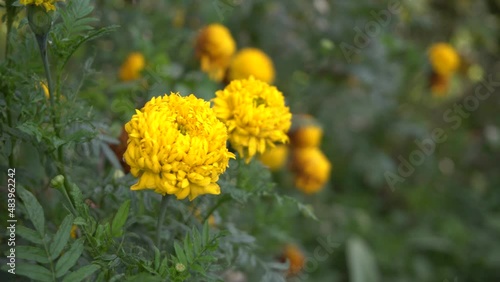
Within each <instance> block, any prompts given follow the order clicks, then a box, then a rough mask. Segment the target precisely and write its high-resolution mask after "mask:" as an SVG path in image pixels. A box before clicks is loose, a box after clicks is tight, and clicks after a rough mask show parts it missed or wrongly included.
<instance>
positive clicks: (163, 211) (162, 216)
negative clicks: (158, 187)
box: [156, 196, 168, 250]
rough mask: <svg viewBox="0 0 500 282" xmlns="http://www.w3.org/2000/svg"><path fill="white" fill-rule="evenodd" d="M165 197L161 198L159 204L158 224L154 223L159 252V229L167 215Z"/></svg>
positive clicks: (166, 200) (166, 199)
mask: <svg viewBox="0 0 500 282" xmlns="http://www.w3.org/2000/svg"><path fill="white" fill-rule="evenodd" d="M167 202H168V198H167V196H163V197H162V198H161V203H160V216H159V217H158V222H157V223H156V247H157V248H158V250H161V229H162V226H163V222H164V221H165V215H166V214H167Z"/></svg>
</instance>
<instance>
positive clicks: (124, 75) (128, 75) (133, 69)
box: [119, 52, 146, 81]
mask: <svg viewBox="0 0 500 282" xmlns="http://www.w3.org/2000/svg"><path fill="white" fill-rule="evenodd" d="M145 66H146V60H145V59H144V56H143V55H142V54H141V53H139V52H133V53H130V54H129V55H128V57H127V59H126V60H125V62H124V63H123V64H122V66H121V67H120V73H119V76H120V80H122V81H131V80H135V79H138V78H139V77H141V71H142V70H143V69H144V67H145Z"/></svg>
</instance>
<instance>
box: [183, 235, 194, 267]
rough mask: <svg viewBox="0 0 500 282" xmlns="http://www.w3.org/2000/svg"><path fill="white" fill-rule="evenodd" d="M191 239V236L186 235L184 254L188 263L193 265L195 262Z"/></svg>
mask: <svg viewBox="0 0 500 282" xmlns="http://www.w3.org/2000/svg"><path fill="white" fill-rule="evenodd" d="M190 237H191V236H189V235H186V238H184V254H185V255H186V259H187V261H188V263H191V262H192V261H193V250H192V248H191V246H192V243H191V238H190Z"/></svg>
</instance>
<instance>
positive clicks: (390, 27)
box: [0, 0, 500, 282]
mask: <svg viewBox="0 0 500 282" xmlns="http://www.w3.org/2000/svg"><path fill="white" fill-rule="evenodd" d="M93 3H94V5H95V11H94V12H93V13H94V16H95V17H96V18H98V19H99V22H98V23H96V24H97V25H99V26H108V25H114V24H116V25H120V27H119V28H118V29H117V31H115V32H113V33H111V34H109V35H106V36H105V37H102V38H99V39H97V40H95V41H93V42H92V43H90V44H86V45H85V46H83V48H81V49H79V51H78V52H77V53H76V54H75V59H72V60H71V61H69V63H68V64H69V68H70V70H71V72H72V73H76V74H78V73H79V74H80V76H78V75H75V76H74V77H77V78H78V79H80V78H82V77H83V78H84V80H83V81H84V82H85V83H82V85H83V86H82V87H81V92H80V94H79V95H80V96H79V98H81V99H84V100H85V101H87V103H89V104H90V105H91V106H92V107H93V108H94V109H95V114H96V115H97V117H98V120H101V121H102V122H103V123H104V124H107V125H109V131H108V133H109V135H110V136H112V137H113V138H118V137H119V135H120V132H121V128H122V126H123V124H124V123H125V122H127V121H128V120H129V119H130V116H131V115H132V114H133V113H134V109H135V108H140V107H142V105H143V104H144V103H145V102H146V101H147V100H149V99H150V98H151V97H153V96H158V95H160V94H163V93H168V92H169V91H174V92H177V91H179V92H181V93H183V94H188V93H195V94H196V95H197V96H198V97H201V98H204V99H207V100H209V99H211V98H213V97H214V93H215V91H216V90H218V89H222V88H223V87H224V84H222V83H218V82H215V81H212V80H211V79H210V78H209V77H208V76H207V74H205V73H203V72H202V71H200V66H199V62H198V60H197V58H196V56H195V42H196V37H197V35H198V33H199V31H200V30H201V29H202V28H203V27H204V26H206V25H208V24H212V23H220V24H222V25H224V26H226V27H227V28H228V29H229V30H230V32H231V34H232V36H233V37H234V39H235V42H236V45H237V48H238V49H241V48H245V47H255V48H259V49H261V50H262V51H264V52H265V53H266V54H267V55H268V56H269V57H270V58H271V60H272V61H273V64H274V68H275V73H276V79H275V80H274V83H273V84H274V85H276V86H277V87H278V88H279V89H280V90H281V91H282V92H283V94H284V95H285V98H286V102H287V104H288V105H289V107H290V109H291V111H292V113H293V114H294V115H296V116H301V115H308V116H310V117H312V118H313V119H314V120H315V124H317V125H319V126H320V127H321V129H322V132H323V138H322V139H321V143H320V144H319V147H320V148H321V150H322V152H323V153H324V154H325V155H326V157H327V158H328V160H329V161H330V162H331V164H332V170H331V174H330V178H329V181H328V182H327V183H326V184H325V186H324V187H323V189H322V190H321V191H318V192H316V193H312V194H304V193H302V192H301V191H300V190H297V189H296V188H295V187H294V185H293V181H292V180H291V176H290V173H289V172H288V170H287V167H286V166H285V167H284V168H282V169H281V170H278V171H276V172H273V175H272V177H273V179H274V180H275V182H276V183H277V185H276V187H275V189H280V191H281V192H282V193H283V194H287V195H291V196H293V197H295V198H297V199H298V200H299V201H301V202H303V203H305V204H306V205H307V206H308V207H310V208H311V209H312V210H313V211H314V213H315V214H316V216H317V218H318V221H314V220H311V219H309V218H306V217H303V216H301V215H300V214H299V213H298V212H290V213H285V214H279V215H278V214H273V213H271V214H268V213H266V211H265V210H262V211H259V210H257V211H254V212H252V216H253V217H254V218H252V219H251V220H255V221H260V222H261V223H260V227H259V228H261V229H262V228H264V229H267V230H266V234H274V235H273V236H274V237H273V238H274V239H269V240H267V241H266V237H262V238H263V239H262V241H259V240H258V241H257V242H256V244H257V245H260V246H261V247H262V249H263V250H270V251H269V253H268V254H267V255H269V256H271V257H273V255H272V253H273V252H274V253H275V254H276V255H275V257H276V258H278V257H279V253H280V249H281V248H282V246H281V245H276V244H277V242H280V243H285V242H290V243H293V244H294V245H296V246H298V249H299V251H300V252H301V253H302V254H301V255H302V256H303V257H304V259H305V260H304V262H305V265H303V268H302V271H301V274H300V275H298V276H295V277H289V279H290V281H295V280H296V281H354V282H362V281H368V282H369V281H398V282H403V281H450V282H451V281H453V282H455V281H457V282H458V281H500V271H499V269H500V241H499V238H500V190H499V186H500V128H499V126H500V115H498V112H499V107H500V104H499V103H500V99H499V97H498V94H499V93H500V57H499V51H500V49H499V47H500V46H499V43H500V1H499V0H477V1H472V0H459V1H445V0H421V1H411V0H394V1H374V0H356V1H335V0H311V1H296V0H292V1H291V0H275V1H263V0H203V1H202V0H184V1H175V0H171V1H152V0H126V1H125V0H106V1H105V0H96V1H95V2H93ZM438 43H446V44H448V45H449V46H451V48H452V49H453V51H454V52H455V53H456V55H457V56H458V58H459V64H458V65H457V66H456V68H454V71H453V72H452V73H451V74H449V75H447V76H446V77H444V78H441V77H439V75H438V73H436V67H435V66H434V65H433V62H432V60H431V58H430V51H429V50H430V49H431V48H432V47H433V46H435V44H438ZM3 45H4V44H0V46H3ZM132 52H140V53H141V54H142V55H143V56H144V59H145V68H144V70H143V72H142V74H143V78H142V79H138V80H133V81H121V80H120V79H119V76H118V73H119V68H120V65H122V63H123V62H124V61H125V59H126V58H127V56H128V55H129V54H130V53H132ZM444 56H445V55H444ZM84 58H91V59H88V60H87V59H85V60H84ZM437 60H439V58H438V59H437ZM445 61H446V60H445ZM91 71H92V72H95V73H96V74H97V75H95V74H94V75H88V76H86V75H87V74H88V73H90V72H91ZM438 72H439V71H438ZM80 82H81V81H80V80H75V81H71V78H69V81H68V84H69V85H71V84H72V83H73V84H74V85H77V84H78V83H80ZM294 122H296V119H294ZM294 126H296V124H295V123H294ZM277 219H279V220H277ZM259 228H256V229H253V231H248V232H249V233H251V234H253V233H252V232H254V231H255V232H257V233H258V232H259V231H258V230H260V229H259ZM256 230H257V231H256ZM254 235H255V234H254ZM256 237H258V236H257V235H256ZM318 248H319V249H318ZM264 253H265V252H264ZM247 275H248V281H259V280H257V278H252V277H253V276H252V273H251V271H249V272H248V273H247ZM228 279H229V278H228ZM234 279H236V278H234ZM294 279H295V280H294ZM228 281H237V280H230V279H229V280H228Z"/></svg>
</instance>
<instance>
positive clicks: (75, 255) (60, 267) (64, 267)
mask: <svg viewBox="0 0 500 282" xmlns="http://www.w3.org/2000/svg"><path fill="white" fill-rule="evenodd" d="M82 253H83V238H80V239H78V240H76V241H75V242H74V243H73V244H72V245H71V248H69V250H68V251H67V252H65V253H64V254H63V255H62V256H61V257H60V258H59V260H58V261H57V263H56V277H61V276H63V275H65V274H66V273H67V272H68V270H69V269H70V268H71V267H72V266H74V265H75V264H76V262H77V261H78V259H79V258H80V256H81V255H82Z"/></svg>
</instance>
